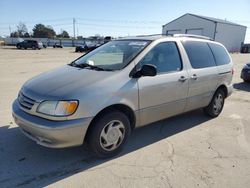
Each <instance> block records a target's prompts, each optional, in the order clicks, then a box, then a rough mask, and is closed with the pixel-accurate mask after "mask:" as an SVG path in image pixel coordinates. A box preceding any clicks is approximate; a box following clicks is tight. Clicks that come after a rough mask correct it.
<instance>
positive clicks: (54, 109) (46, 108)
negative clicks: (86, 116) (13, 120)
mask: <svg viewBox="0 0 250 188" xmlns="http://www.w3.org/2000/svg"><path fill="white" fill-rule="evenodd" d="M77 107H78V101H75V100H72V101H44V102H42V103H41V104H39V106H38V108H37V112H39V113H42V114H46V115H50V116H69V115H71V114H73V113H74V112H75V111H76V109H77Z"/></svg>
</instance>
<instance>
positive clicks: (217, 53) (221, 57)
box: [208, 43, 230, 65]
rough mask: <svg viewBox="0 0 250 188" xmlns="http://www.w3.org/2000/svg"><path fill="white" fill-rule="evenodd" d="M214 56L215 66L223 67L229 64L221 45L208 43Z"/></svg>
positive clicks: (227, 56)
mask: <svg viewBox="0 0 250 188" xmlns="http://www.w3.org/2000/svg"><path fill="white" fill-rule="evenodd" d="M208 45H209V46H210V48H211V50H212V52H213V54H214V57H215V61H216V64H217V65H225V64H228V63H229V62H230V57H229V55H228V53H227V52H226V50H225V48H223V47H222V46H221V45H218V44H214V43H209V44H208Z"/></svg>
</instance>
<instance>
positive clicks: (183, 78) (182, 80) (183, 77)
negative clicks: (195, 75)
mask: <svg viewBox="0 0 250 188" xmlns="http://www.w3.org/2000/svg"><path fill="white" fill-rule="evenodd" d="M186 80H187V78H186V77H185V76H181V77H180V78H179V81H180V82H185V81H186Z"/></svg>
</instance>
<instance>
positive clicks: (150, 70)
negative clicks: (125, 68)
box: [140, 64, 157, 76]
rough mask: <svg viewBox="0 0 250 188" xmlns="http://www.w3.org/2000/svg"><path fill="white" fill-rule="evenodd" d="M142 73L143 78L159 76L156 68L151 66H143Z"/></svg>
mask: <svg viewBox="0 0 250 188" xmlns="http://www.w3.org/2000/svg"><path fill="white" fill-rule="evenodd" d="M140 72H141V75H142V76H155V75H156V74H157V70H156V66H155V65H151V64H147V65H142V68H141V71H140Z"/></svg>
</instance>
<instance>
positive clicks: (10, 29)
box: [9, 26, 11, 36]
mask: <svg viewBox="0 0 250 188" xmlns="http://www.w3.org/2000/svg"><path fill="white" fill-rule="evenodd" d="M9 30H10V36H11V27H10V26H9Z"/></svg>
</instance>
